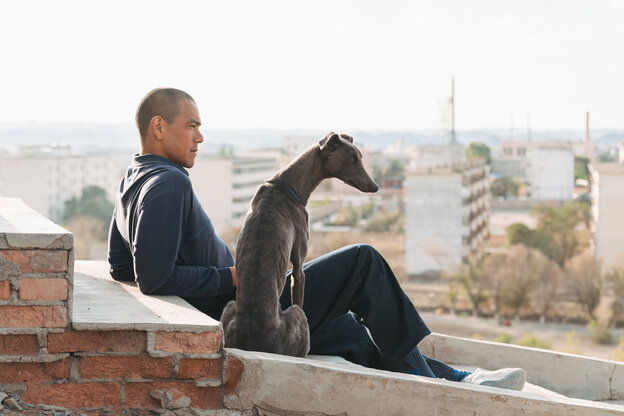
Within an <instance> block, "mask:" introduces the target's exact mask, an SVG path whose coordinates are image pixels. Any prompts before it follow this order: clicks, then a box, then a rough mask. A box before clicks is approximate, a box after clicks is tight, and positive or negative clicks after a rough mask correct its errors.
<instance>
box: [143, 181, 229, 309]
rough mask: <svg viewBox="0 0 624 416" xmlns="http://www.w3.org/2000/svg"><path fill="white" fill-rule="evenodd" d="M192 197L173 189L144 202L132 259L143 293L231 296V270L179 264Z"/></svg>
mask: <svg viewBox="0 0 624 416" xmlns="http://www.w3.org/2000/svg"><path fill="white" fill-rule="evenodd" d="M191 195H192V194H188V193H186V194H185V193H183V192H180V191H178V190H171V191H169V192H166V193H161V194H159V195H156V196H154V197H153V198H150V199H149V200H147V201H144V204H143V206H142V207H141V208H140V209H139V211H138V213H137V225H136V232H135V235H134V239H133V241H132V256H133V258H134V273H135V275H136V282H137V284H138V286H139V289H140V290H141V292H142V293H145V294H148V295H175V296H188V297H209V296H216V295H220V294H225V293H231V291H232V288H233V286H232V274H231V272H230V269H229V267H223V268H217V267H213V266H208V265H207V266H183V265H180V264H177V261H176V260H177V258H178V253H179V251H180V247H181V245H182V241H183V238H184V230H185V229H186V222H187V220H188V213H189V204H190V203H191V201H190V197H191Z"/></svg>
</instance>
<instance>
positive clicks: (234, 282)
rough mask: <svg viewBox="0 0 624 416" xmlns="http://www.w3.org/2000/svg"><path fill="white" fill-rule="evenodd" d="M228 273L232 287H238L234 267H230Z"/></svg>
mask: <svg viewBox="0 0 624 416" xmlns="http://www.w3.org/2000/svg"><path fill="white" fill-rule="evenodd" d="M230 272H232V286H234V287H238V279H237V278H236V267H234V266H232V267H230Z"/></svg>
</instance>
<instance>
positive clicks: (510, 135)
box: [509, 112, 514, 142]
mask: <svg viewBox="0 0 624 416" xmlns="http://www.w3.org/2000/svg"><path fill="white" fill-rule="evenodd" d="M513 139H514V136H513V112H511V113H509V141H511V142H513Z"/></svg>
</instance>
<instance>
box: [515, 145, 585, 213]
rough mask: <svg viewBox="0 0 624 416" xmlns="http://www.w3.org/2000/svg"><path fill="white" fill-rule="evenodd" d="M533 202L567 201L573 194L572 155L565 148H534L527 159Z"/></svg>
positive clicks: (567, 148)
mask: <svg viewBox="0 0 624 416" xmlns="http://www.w3.org/2000/svg"><path fill="white" fill-rule="evenodd" d="M527 177H528V178H527V179H528V181H529V184H530V190H531V191H530V192H531V199H532V200H534V201H568V200H571V199H572V197H573V194H574V153H573V152H572V149H571V148H569V147H567V146H539V147H538V146H536V147H533V148H532V149H531V150H529V154H528V157H527Z"/></svg>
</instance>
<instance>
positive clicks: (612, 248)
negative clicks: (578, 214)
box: [590, 163, 624, 269]
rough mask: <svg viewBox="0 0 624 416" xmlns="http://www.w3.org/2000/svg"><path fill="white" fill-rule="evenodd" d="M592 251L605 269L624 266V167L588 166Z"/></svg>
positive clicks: (615, 165) (614, 164)
mask: <svg viewBox="0 0 624 416" xmlns="http://www.w3.org/2000/svg"><path fill="white" fill-rule="evenodd" d="M590 170H591V181H592V187H591V194H592V198H591V199H592V217H593V226H592V228H593V232H594V250H595V254H596V258H598V259H600V260H601V261H602V265H603V267H605V268H607V269H608V268H609V267H613V266H624V248H623V247H622V236H623V235H624V215H622V212H624V192H623V191H622V190H624V164H621V163H598V164H595V165H591V166H590Z"/></svg>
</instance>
